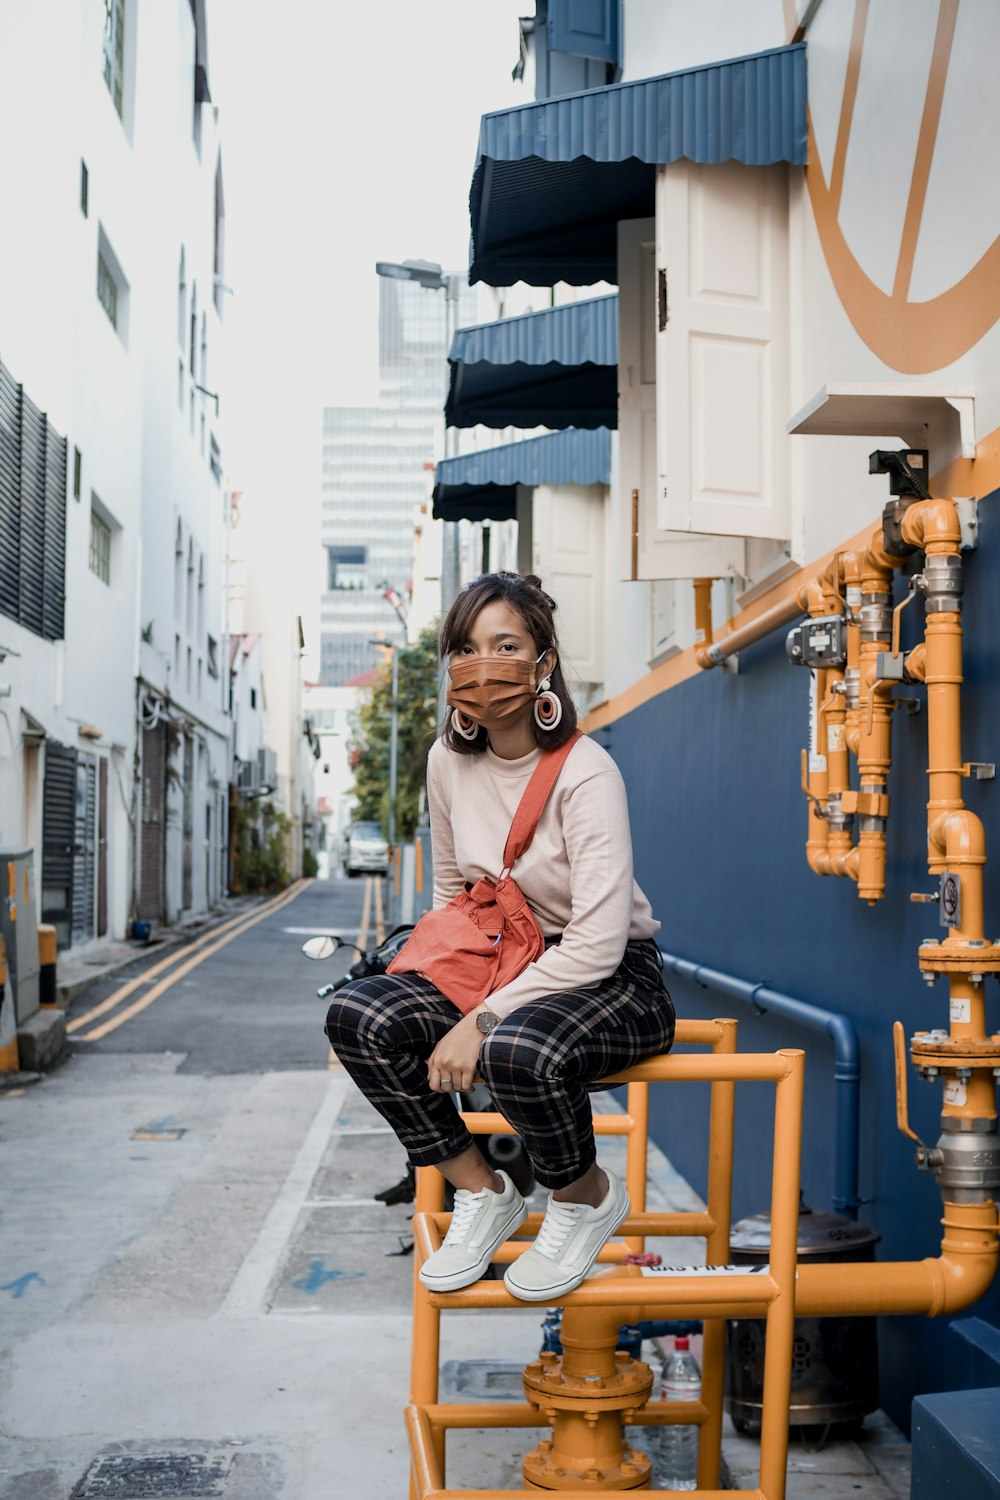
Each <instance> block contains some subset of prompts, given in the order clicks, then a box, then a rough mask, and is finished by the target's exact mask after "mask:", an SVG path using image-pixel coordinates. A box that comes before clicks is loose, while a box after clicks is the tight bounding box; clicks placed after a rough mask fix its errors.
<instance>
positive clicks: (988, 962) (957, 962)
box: [917, 938, 1000, 974]
mask: <svg viewBox="0 0 1000 1500" xmlns="http://www.w3.org/2000/svg"><path fill="white" fill-rule="evenodd" d="M917 959H918V962H919V964H920V967H921V969H923V970H924V972H925V973H931V974H997V973H1000V944H998V943H983V944H982V945H981V946H979V947H976V948H973V947H970V946H969V945H968V944H964V943H963V944H958V943H952V942H950V941H949V942H945V943H939V942H937V941H936V940H935V939H933V938H926V939H925V940H924V941H923V942H922V943H921V944H920V947H919V948H918V949H917Z"/></svg>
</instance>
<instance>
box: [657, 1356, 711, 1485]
mask: <svg viewBox="0 0 1000 1500" xmlns="http://www.w3.org/2000/svg"><path fill="white" fill-rule="evenodd" d="M700 1398H701V1371H700V1369H699V1368H698V1361H697V1360H696V1359H695V1357H694V1355H693V1354H692V1353H691V1350H690V1348H689V1346H688V1340H687V1339H686V1338H685V1337H684V1335H683V1334H678V1336H677V1338H676V1339H675V1340H674V1352H673V1354H671V1355H670V1357H669V1359H668V1360H667V1363H666V1368H665V1370H664V1372H663V1399H664V1401H698V1400H700ZM660 1471H661V1472H660V1477H659V1479H658V1481H657V1483H658V1485H659V1487H660V1488H661V1489H664V1490H693V1489H695V1488H696V1486H697V1483H698V1428H697V1426H696V1425H694V1424H689V1423H685V1424H684V1425H683V1426H678V1425H677V1424H671V1425H670V1426H669V1427H661V1428H660Z"/></svg>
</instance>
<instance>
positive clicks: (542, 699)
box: [534, 677, 563, 729]
mask: <svg viewBox="0 0 1000 1500" xmlns="http://www.w3.org/2000/svg"><path fill="white" fill-rule="evenodd" d="M551 681H552V679H551V677H546V678H545V679H544V681H543V682H540V683H539V684H538V693H537V695H536V697H535V708H534V714H535V723H536V724H537V725H538V727H539V729H556V728H558V726H559V725H560V724H561V723H562V716H563V706H562V700H561V699H560V698H558V697H557V696H556V694H555V693H553V692H552V691H551V688H550V683H551Z"/></svg>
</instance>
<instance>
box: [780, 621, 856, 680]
mask: <svg viewBox="0 0 1000 1500" xmlns="http://www.w3.org/2000/svg"><path fill="white" fill-rule="evenodd" d="M785 654H786V655H787V657H788V660H789V661H790V662H792V663H793V664H794V665H795V666H797V667H813V668H816V667H845V666H846V665H847V621H846V619H845V617H844V616H843V615H818V616H817V617H816V618H815V619H812V620H804V621H803V623H802V624H801V625H796V627H795V629H794V630H790V631H789V632H788V636H787V638H786V640H785Z"/></svg>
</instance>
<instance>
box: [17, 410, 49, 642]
mask: <svg viewBox="0 0 1000 1500" xmlns="http://www.w3.org/2000/svg"><path fill="white" fill-rule="evenodd" d="M44 556H45V421H44V418H43V417H42V414H41V412H40V411H39V410H38V407H37V406H36V405H35V404H34V402H33V401H30V400H29V399H28V397H27V396H26V395H25V394H24V388H23V387H22V389H21V590H20V621H21V624H22V625H24V626H26V627H27V629H28V630H33V631H34V632H35V634H36V635H43V634H44V630H43V622H44V615H45V609H44V604H43V596H44V590H43V587H42V571H43V568H42V560H43V558H44Z"/></svg>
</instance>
